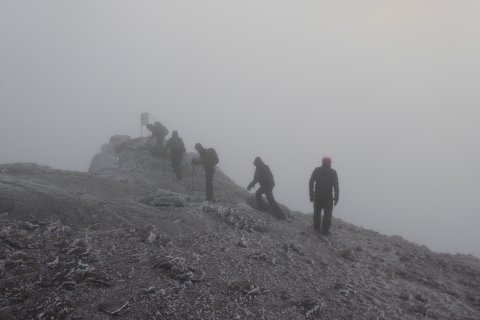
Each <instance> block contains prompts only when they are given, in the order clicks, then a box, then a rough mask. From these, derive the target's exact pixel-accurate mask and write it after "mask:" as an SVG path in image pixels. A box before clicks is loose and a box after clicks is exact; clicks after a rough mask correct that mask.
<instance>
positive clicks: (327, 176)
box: [308, 157, 339, 236]
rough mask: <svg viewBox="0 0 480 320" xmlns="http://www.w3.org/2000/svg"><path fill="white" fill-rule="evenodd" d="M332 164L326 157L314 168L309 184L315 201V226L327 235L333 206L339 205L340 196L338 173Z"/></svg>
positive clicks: (311, 199) (312, 200)
mask: <svg viewBox="0 0 480 320" xmlns="http://www.w3.org/2000/svg"><path fill="white" fill-rule="evenodd" d="M331 165H332V159H331V158H329V157H324V158H323V159H322V166H321V167H317V168H315V170H313V173H312V176H311V177H310V182H309V185H308V189H309V192H310V201H311V202H313V203H314V204H313V228H314V229H315V230H317V231H319V232H321V233H322V234H323V235H325V236H326V235H329V234H330V232H329V231H328V230H329V229H330V225H331V223H332V211H333V206H334V205H337V203H338V198H339V188H338V175H337V172H336V171H335V170H333V169H332V167H331ZM314 187H315V188H314ZM332 192H333V194H332ZM322 211H323V221H322Z"/></svg>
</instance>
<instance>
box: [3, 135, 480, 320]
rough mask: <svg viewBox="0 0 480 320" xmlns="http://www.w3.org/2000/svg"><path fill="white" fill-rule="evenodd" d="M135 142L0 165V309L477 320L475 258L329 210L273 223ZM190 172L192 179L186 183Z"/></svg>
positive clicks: (134, 315) (221, 179)
mask: <svg viewBox="0 0 480 320" xmlns="http://www.w3.org/2000/svg"><path fill="white" fill-rule="evenodd" d="M144 142H145V141H144V139H129V138H128V137H114V138H112V140H111V142H110V143H108V144H106V145H105V146H104V147H103V148H102V152H101V153H100V154H99V155H98V156H96V157H95V158H94V160H93V161H92V166H91V168H90V169H91V170H90V173H80V172H69V171H60V170H54V169H51V168H48V167H42V166H38V165H34V164H9V165H1V166H0V243H1V246H0V277H1V278H0V319H109V318H112V317H117V318H119V319H305V318H307V319H425V318H427V319H428V318H431V319H480V291H479V288H480V261H479V260H478V259H476V258H474V257H471V256H464V255H446V254H438V253H434V252H432V251H430V250H429V249H428V248H426V247H424V246H418V245H416V244H414V243H411V242H408V241H406V240H403V239H402V238H400V237H387V236H383V235H380V234H379V233H376V232H373V231H370V230H365V229H362V228H358V227H356V226H354V225H351V224H348V223H346V222H343V221H341V220H338V219H336V220H334V223H333V228H332V235H331V236H329V237H328V238H323V237H319V236H318V235H317V234H316V233H314V232H313V230H312V229H311V220H312V217H311V216H309V215H303V214H301V213H298V212H294V213H290V215H289V216H290V217H289V220H288V221H287V222H285V221H278V220H276V219H275V218H273V217H272V216H271V215H269V214H268V213H264V212H260V211H258V210H256V209H254V208H252V207H251V206H249V205H248V204H247V202H250V201H249V194H248V193H247V192H246V191H244V189H243V188H241V187H239V186H236V185H235V184H234V183H233V181H231V180H230V179H229V178H228V177H226V176H225V175H224V174H223V173H222V172H221V170H217V173H216V176H215V181H214V187H215V191H216V198H217V200H218V202H217V203H215V204H205V203H204V202H203V196H204V194H203V181H204V180H203V172H202V169H201V168H197V171H196V172H195V173H194V175H193V188H192V171H191V170H192V169H191V168H190V166H189V165H188V163H190V159H191V157H192V156H193V155H191V154H189V155H187V156H186V158H185V161H184V163H185V165H184V171H185V177H184V179H183V181H181V182H177V181H176V180H175V175H174V173H173V171H172V170H171V168H170V164H169V162H168V161H167V160H159V159H155V158H153V157H151V156H150V154H149V153H148V151H147V150H146V148H145V147H144ZM197 177H198V181H197Z"/></svg>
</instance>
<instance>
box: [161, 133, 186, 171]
mask: <svg viewBox="0 0 480 320" xmlns="http://www.w3.org/2000/svg"><path fill="white" fill-rule="evenodd" d="M168 150H170V160H171V162H172V167H173V170H174V171H175V175H176V176H177V180H181V179H182V176H183V174H182V159H183V155H184V154H185V151H186V150H185V145H184V144H183V140H182V138H180V137H179V136H178V131H177V130H173V132H172V137H171V138H170V139H168V141H167V144H166V145H165V152H167V151H168Z"/></svg>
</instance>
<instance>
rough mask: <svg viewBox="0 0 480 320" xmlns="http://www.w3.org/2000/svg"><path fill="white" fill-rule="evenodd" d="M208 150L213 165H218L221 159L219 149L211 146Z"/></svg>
mask: <svg viewBox="0 0 480 320" xmlns="http://www.w3.org/2000/svg"><path fill="white" fill-rule="evenodd" d="M208 152H209V153H210V161H211V163H212V165H217V164H218V163H219V162H220V159H218V155H217V151H215V149H213V148H210V149H208Z"/></svg>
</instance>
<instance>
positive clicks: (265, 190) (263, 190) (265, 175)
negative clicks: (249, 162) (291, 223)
mask: <svg viewBox="0 0 480 320" xmlns="http://www.w3.org/2000/svg"><path fill="white" fill-rule="evenodd" d="M253 165H254V166H255V167H256V168H255V174H254V176H253V181H252V182H250V184H249V185H248V187H247V190H248V191H250V189H252V188H253V187H254V186H255V185H256V184H257V183H258V184H260V188H259V189H258V190H257V192H255V201H256V203H257V207H258V208H259V209H260V210H262V211H263V210H265V203H264V202H263V199H262V195H263V194H265V196H266V197H267V200H268V203H269V204H270V207H271V208H272V210H273V212H274V214H275V216H276V217H277V218H278V219H285V218H286V217H285V213H284V212H283V211H282V209H281V208H280V206H279V205H278V203H277V202H276V201H275V198H274V197H273V187H274V186H275V181H274V179H273V174H272V172H271V171H270V168H269V167H268V166H267V165H266V164H265V163H264V162H263V161H262V159H261V158H260V157H256V158H255V160H254V161H253Z"/></svg>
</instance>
